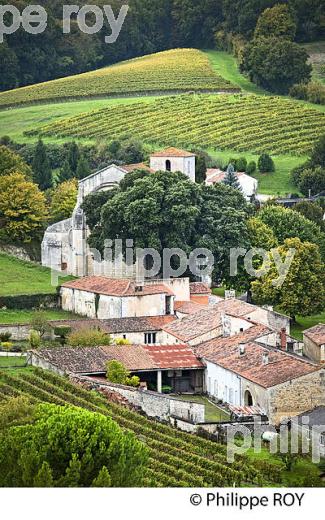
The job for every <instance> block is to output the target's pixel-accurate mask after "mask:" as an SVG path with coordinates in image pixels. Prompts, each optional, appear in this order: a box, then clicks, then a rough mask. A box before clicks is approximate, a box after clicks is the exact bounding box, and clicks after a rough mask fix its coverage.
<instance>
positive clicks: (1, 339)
mask: <svg viewBox="0 0 325 520" xmlns="http://www.w3.org/2000/svg"><path fill="white" fill-rule="evenodd" d="M11 336H12V334H11V332H1V333H0V343H5V342H6V341H9V340H10V338H11Z"/></svg>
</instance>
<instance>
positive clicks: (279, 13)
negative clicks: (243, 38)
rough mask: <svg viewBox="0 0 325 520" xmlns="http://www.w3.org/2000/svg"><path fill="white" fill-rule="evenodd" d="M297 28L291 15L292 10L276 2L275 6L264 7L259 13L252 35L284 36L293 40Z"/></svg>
mask: <svg viewBox="0 0 325 520" xmlns="http://www.w3.org/2000/svg"><path fill="white" fill-rule="evenodd" d="M296 30H297V23H296V20H295V19H294V17H293V15H292V11H291V10H290V8H289V7H288V6H287V5H283V4H276V5H275V6H273V7H271V8H269V9H265V11H263V13H262V14H261V15H260V17H259V19H258V21H257V25H256V29H255V33H254V37H255V38H259V37H261V36H262V37H263V36H264V37H266V38H268V37H270V36H275V37H277V38H285V39H286V40H291V41H293V40H294V38H295V34H296Z"/></svg>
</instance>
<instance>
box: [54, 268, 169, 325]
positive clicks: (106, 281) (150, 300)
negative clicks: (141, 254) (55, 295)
mask: <svg viewBox="0 0 325 520" xmlns="http://www.w3.org/2000/svg"><path fill="white" fill-rule="evenodd" d="M60 294H61V306H62V309H63V310H66V311H70V312H74V313H75V314H80V315H81V316H86V317H88V318H97V319H101V320H103V319H110V318H133V317H138V316H164V315H173V314H174V300H175V294H174V293H173V291H172V290H171V289H170V288H169V287H167V286H166V285H165V284H163V283H159V284H150V285H149V284H146V285H142V284H137V283H136V282H134V281H132V280H126V279H111V278H105V277H98V276H89V277H85V278H80V279H78V280H73V281H70V282H66V283H64V284H63V285H62V286H61V289H60Z"/></svg>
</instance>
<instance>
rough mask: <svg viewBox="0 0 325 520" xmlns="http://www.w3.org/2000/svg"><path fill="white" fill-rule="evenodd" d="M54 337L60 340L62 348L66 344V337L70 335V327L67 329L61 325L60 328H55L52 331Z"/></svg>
mask: <svg viewBox="0 0 325 520" xmlns="http://www.w3.org/2000/svg"><path fill="white" fill-rule="evenodd" d="M53 332H54V335H55V336H58V337H59V338H60V343H61V345H62V346H64V345H65V343H66V338H67V336H68V335H69V334H70V333H71V327H67V326H65V325H61V326H60V327H55V328H54V329H53Z"/></svg>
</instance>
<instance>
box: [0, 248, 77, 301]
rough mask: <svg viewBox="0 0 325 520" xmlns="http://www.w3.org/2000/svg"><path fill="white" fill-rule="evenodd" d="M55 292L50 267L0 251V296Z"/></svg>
mask: <svg viewBox="0 0 325 520" xmlns="http://www.w3.org/2000/svg"><path fill="white" fill-rule="evenodd" d="M70 278H71V277H70ZM61 280H63V278H62V279H61ZM55 292H56V287H55V286H53V285H52V284H51V270H50V269H48V268H47V267H42V266H40V265H38V264H36V263H32V262H25V261H23V260H18V259H17V258H15V257H12V256H8V255H6V254H3V253H0V296H17V295H22V294H54V293H55Z"/></svg>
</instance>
